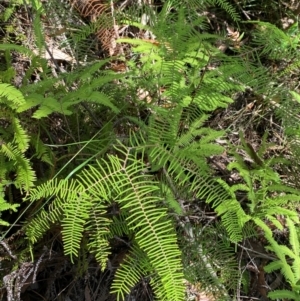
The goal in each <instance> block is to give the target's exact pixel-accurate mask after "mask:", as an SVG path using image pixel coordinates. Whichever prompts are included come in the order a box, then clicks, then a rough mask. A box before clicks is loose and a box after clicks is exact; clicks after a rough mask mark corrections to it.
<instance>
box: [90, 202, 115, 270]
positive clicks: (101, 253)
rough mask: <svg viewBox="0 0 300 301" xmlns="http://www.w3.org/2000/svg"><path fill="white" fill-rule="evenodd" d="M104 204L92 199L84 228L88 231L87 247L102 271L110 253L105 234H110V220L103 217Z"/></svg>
mask: <svg viewBox="0 0 300 301" xmlns="http://www.w3.org/2000/svg"><path fill="white" fill-rule="evenodd" d="M106 210H107V208H106V206H104V205H103V204H101V203H100V202H99V201H94V202H93V205H92V209H91V211H90V214H89V220H88V222H87V225H86V227H85V228H86V230H87V231H88V232H89V243H88V245H87V246H88V248H89V250H90V251H91V253H92V254H94V255H95V258H96V260H97V262H99V264H100V266H101V269H102V271H103V270H104V269H105V268H106V262H107V258H108V255H109V254H110V248H109V243H108V240H107V236H108V235H109V234H110V230H111V229H110V224H111V223H112V221H111V220H109V219H108V218H106V217H105V214H106Z"/></svg>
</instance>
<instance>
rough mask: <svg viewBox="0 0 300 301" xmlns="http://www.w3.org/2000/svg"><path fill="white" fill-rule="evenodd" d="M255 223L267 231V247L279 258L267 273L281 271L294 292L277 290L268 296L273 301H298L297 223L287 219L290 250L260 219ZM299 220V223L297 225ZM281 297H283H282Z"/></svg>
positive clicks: (269, 265)
mask: <svg viewBox="0 0 300 301" xmlns="http://www.w3.org/2000/svg"><path fill="white" fill-rule="evenodd" d="M254 221H255V223H256V224H257V225H258V226H260V227H261V228H262V229H263V230H264V231H265V237H266V238H267V240H268V242H269V244H270V246H268V247H267V249H269V250H270V251H272V252H274V253H275V254H276V256H277V257H278V260H276V261H273V262H271V263H269V264H268V265H267V266H265V271H266V272H268V273H271V272H273V271H276V270H279V269H280V271H281V273H282V275H283V276H284V277H285V279H286V280H287V282H288V283H289V284H290V286H291V289H292V291H288V290H276V291H273V292H270V293H269V294H268V296H269V297H270V298H271V299H272V300H276V299H277V298H289V299H292V300H298V299H299V297H300V294H299V292H300V286H299V284H298V283H299V279H300V274H299V264H300V256H299V233H298V232H297V231H296V227H295V222H294V221H292V220H291V219H289V218H287V219H286V222H287V227H288V229H289V243H290V245H291V248H288V247H287V246H285V245H279V244H278V243H277V242H276V241H275V239H274V238H273V236H272V232H271V230H270V229H269V228H268V226H267V225H266V224H264V223H263V222H262V221H261V220H259V219H254ZM298 223H299V220H298V221H297V224H298ZM286 256H288V257H289V258H291V259H292V260H293V261H292V264H291V263H289V261H288V260H287V258H286ZM280 296H281V297H280Z"/></svg>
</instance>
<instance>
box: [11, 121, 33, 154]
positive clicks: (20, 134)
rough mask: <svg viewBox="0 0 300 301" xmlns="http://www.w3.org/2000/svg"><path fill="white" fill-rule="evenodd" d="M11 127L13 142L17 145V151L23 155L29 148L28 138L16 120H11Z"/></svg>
mask: <svg viewBox="0 0 300 301" xmlns="http://www.w3.org/2000/svg"><path fill="white" fill-rule="evenodd" d="M12 127H13V131H14V141H13V142H15V143H16V144H18V148H19V150H20V151H21V152H22V153H24V152H25V151H26V150H27V149H28V147H29V140H30V138H29V136H28V134H27V132H26V131H25V130H24V128H23V127H22V126H21V123H20V120H19V119H17V118H13V120H12Z"/></svg>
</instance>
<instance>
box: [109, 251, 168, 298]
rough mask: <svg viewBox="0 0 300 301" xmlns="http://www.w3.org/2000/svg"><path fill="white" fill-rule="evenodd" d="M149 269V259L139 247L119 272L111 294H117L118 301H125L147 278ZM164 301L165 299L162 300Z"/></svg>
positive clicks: (128, 256) (127, 258)
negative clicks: (134, 288)
mask: <svg viewBox="0 0 300 301" xmlns="http://www.w3.org/2000/svg"><path fill="white" fill-rule="evenodd" d="M149 270H151V268H150V269H149V259H148V258H147V255H146V254H145V253H144V252H142V251H141V250H140V249H139V248H138V247H137V246H135V247H133V251H132V252H131V253H130V254H128V255H127V256H126V258H125V260H124V262H123V263H122V264H121V266H120V268H119V269H118V270H117V272H116V275H115V277H114V281H113V283H112V286H111V292H112V293H115V294H117V300H118V301H119V300H125V296H126V294H129V293H130V291H131V290H132V288H133V287H134V286H135V285H136V284H137V283H138V282H139V280H140V279H141V278H142V277H143V276H145V273H147V271H149ZM161 300H163V299H161Z"/></svg>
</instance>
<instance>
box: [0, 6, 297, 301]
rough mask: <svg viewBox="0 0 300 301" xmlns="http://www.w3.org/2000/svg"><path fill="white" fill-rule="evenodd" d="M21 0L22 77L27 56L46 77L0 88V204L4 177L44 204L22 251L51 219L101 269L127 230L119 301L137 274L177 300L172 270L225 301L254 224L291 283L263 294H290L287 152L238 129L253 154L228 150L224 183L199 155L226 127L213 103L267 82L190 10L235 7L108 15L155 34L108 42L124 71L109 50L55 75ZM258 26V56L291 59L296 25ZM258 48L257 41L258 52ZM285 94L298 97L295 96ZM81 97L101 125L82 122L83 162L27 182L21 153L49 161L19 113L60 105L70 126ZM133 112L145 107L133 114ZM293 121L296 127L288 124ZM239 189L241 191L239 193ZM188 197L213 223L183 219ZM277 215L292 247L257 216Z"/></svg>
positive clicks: (44, 112) (47, 112)
mask: <svg viewBox="0 0 300 301" xmlns="http://www.w3.org/2000/svg"><path fill="white" fill-rule="evenodd" d="M32 3H33V7H34V8H35V13H36V19H35V22H34V24H33V27H34V33H35V45H36V47H37V49H38V53H39V55H38V56H32V54H30V55H31V57H32V61H33V64H32V66H31V67H30V68H29V70H28V71H27V74H26V77H25V80H24V81H25V82H26V80H28V79H29V78H30V74H32V72H33V70H34V68H36V67H37V66H43V80H41V81H40V82H37V83H35V84H34V85H29V84H28V85H23V86H22V87H21V88H20V90H17V89H15V88H13V87H12V86H10V85H8V84H0V106H1V113H0V117H1V122H3V124H4V127H3V128H2V129H1V143H0V144H1V145H0V146H1V149H0V177H1V187H2V190H1V194H0V211H3V210H7V209H12V210H15V209H16V208H17V204H8V203H7V202H6V201H5V199H4V195H5V194H4V189H5V188H6V186H7V185H12V184H13V185H14V186H15V187H17V188H19V189H21V190H22V191H24V192H26V193H27V195H26V200H29V201H31V202H35V201H37V202H40V203H42V205H41V206H40V208H39V210H38V211H37V212H34V213H36V214H34V216H33V218H32V219H30V221H28V222H27V223H26V225H25V227H24V229H25V231H26V236H27V239H28V241H29V243H30V246H29V248H31V251H32V250H34V244H36V243H39V242H40V241H42V239H43V236H44V235H45V234H46V232H47V231H48V230H49V229H51V227H52V226H54V225H59V226H61V228H62V230H61V234H62V239H63V246H64V252H65V254H66V255H69V256H70V258H71V261H72V262H74V261H75V258H76V257H78V256H79V255H80V252H90V253H91V254H93V255H94V256H95V258H96V260H97V262H98V263H99V264H100V266H101V269H102V270H105V269H106V265H107V261H108V259H109V256H110V255H111V245H112V241H113V240H114V238H115V237H123V236H125V237H126V239H128V240H129V243H128V245H129V247H128V249H129V251H128V253H127V255H126V257H125V260H124V261H123V262H122V263H121V265H120V267H119V268H118V269H117V271H116V273H115V275H114V279H113V283H112V286H111V292H113V293H116V295H117V299H118V300H124V298H125V296H126V294H128V293H129V292H130V291H131V290H132V288H133V287H134V286H135V285H136V284H137V283H138V282H139V281H140V279H141V278H142V277H146V278H147V279H149V281H150V284H151V286H152V288H153V290H154V292H155V296H156V298H157V299H158V300H170V301H177V300H178V301H179V300H184V284H183V278H186V279H188V280H189V281H191V282H195V283H197V282H201V285H202V287H203V288H205V289H207V290H210V291H213V290H215V291H216V292H217V293H218V294H222V296H224V299H229V296H228V290H229V289H231V290H232V291H234V290H235V289H236V287H235V284H236V281H238V277H239V274H238V272H235V270H236V269H237V266H236V263H235V262H234V260H233V254H234V250H233V248H232V243H237V242H240V241H242V240H243V239H245V238H248V237H249V236H252V235H254V233H255V228H254V224H256V225H257V226H259V227H260V228H261V229H263V230H264V231H265V234H264V236H265V238H266V239H267V240H268V242H269V244H270V247H269V250H270V251H271V252H274V253H275V254H276V256H277V257H278V260H277V261H274V262H272V263H270V264H269V265H267V266H266V271H267V272H269V273H271V272H273V271H276V270H279V269H280V271H281V273H282V274H283V275H284V276H285V278H286V280H287V281H288V283H289V284H290V286H291V288H292V290H291V291H284V290H280V291H275V292H271V293H270V298H274V299H276V298H283V297H289V298H294V299H295V300H296V299H297V298H296V297H298V294H299V284H298V281H299V275H298V270H297V266H299V250H298V249H299V240H298V233H297V231H296V228H295V224H297V223H298V215H297V214H296V211H295V210H294V207H295V204H297V203H298V202H299V198H300V193H299V191H298V190H297V189H294V188H291V187H290V186H289V185H287V184H286V183H283V182H282V180H281V178H280V175H279V173H278V172H277V171H276V170H275V167H274V166H275V164H285V162H284V161H280V160H275V159H266V160H265V159H263V156H264V152H265V151H266V149H267V143H266V140H267V136H265V137H264V138H263V141H262V145H261V147H260V149H259V150H258V152H255V151H254V150H253V147H252V146H251V145H250V144H249V143H247V142H246V140H245V138H244V137H243V135H242V134H240V140H241V144H242V145H241V149H242V150H244V152H245V153H246V154H247V156H248V157H249V158H250V161H251V164H247V163H246V162H245V161H244V158H243V157H241V155H239V154H238V152H236V151H232V152H231V155H232V156H233V157H234V158H235V160H234V161H233V162H231V163H230V164H229V165H228V170H229V171H230V172H231V171H233V170H234V171H236V172H237V174H238V175H239V177H240V179H239V182H238V183H234V184H232V185H229V184H228V183H227V182H225V181H224V180H221V179H219V178H218V177H216V176H215V174H214V172H213V170H212V168H211V166H210V165H209V164H208V158H212V157H213V156H218V155H221V154H222V153H223V152H224V148H223V147H221V146H220V145H219V144H218V143H216V140H217V139H219V138H221V137H223V136H224V135H225V134H226V133H225V131H217V130H213V129H211V128H210V127H209V118H210V113H211V112H214V111H215V110H216V109H219V108H226V107H227V106H228V104H230V103H232V102H233V95H234V94H235V93H238V92H244V91H245V89H246V88H248V87H251V88H252V89H254V90H255V91H259V92H263V93H264V92H266V93H267V94H268V93H269V92H270V89H271V88H270V87H271V86H272V84H270V77H269V76H268V75H267V73H266V69H265V68H264V67H263V66H262V65H258V63H257V61H255V59H254V57H255V55H253V56H251V54H249V55H248V53H243V51H244V50H243V49H242V50H239V51H236V53H237V55H236V56H235V55H232V56H230V57H229V56H228V55H226V54H225V53H222V52H221V51H220V50H219V49H218V48H217V47H216V44H217V42H220V41H224V38H223V37H220V36H217V35H212V34H209V33H206V32H203V31H202V29H203V28H206V27H207V23H206V22H205V21H204V18H200V17H199V10H200V8H202V7H209V6H213V5H216V6H220V7H221V8H223V9H224V11H225V12H226V13H228V14H229V15H230V16H231V18H232V19H233V20H234V21H237V20H238V19H239V18H238V15H237V14H236V12H235V9H234V7H233V6H232V5H231V4H230V3H229V2H228V1H225V0H223V1H220V0H216V1H196V0H194V1H164V2H163V6H162V7H161V10H160V11H159V12H155V13H154V12H153V13H152V14H150V15H149V16H150V17H149V18H150V19H151V20H149V26H148V25H145V24H140V23H139V22H140V18H139V15H138V16H130V15H129V13H128V12H127V11H125V12H124V13H123V12H122V13H120V16H117V17H120V19H121V17H122V21H123V22H124V23H125V24H130V25H132V26H136V27H138V28H141V29H144V30H147V31H149V33H151V35H153V36H155V37H156V41H155V43H154V42H153V41H152V40H140V39H128V38H126V39H125V38H123V39H119V40H118V43H120V44H121V45H122V44H127V45H130V46H131V52H132V55H131V57H130V60H128V59H127V58H126V59H125V58H124V57H120V58H118V59H120V61H124V60H126V63H127V66H126V68H127V70H126V72H124V74H121V73H115V72H113V71H109V70H107V65H108V63H109V62H110V60H109V59H107V60H101V61H97V62H93V63H86V64H85V65H84V66H81V67H78V66H77V69H75V70H73V71H72V72H68V73H62V74H60V75H58V76H57V77H56V78H52V76H51V75H50V73H49V69H48V68H47V66H46V61H45V60H43V59H40V58H39V56H40V55H42V52H43V51H44V46H45V45H44V43H45V41H44V35H43V29H42V27H39V25H40V23H41V18H40V17H41V13H42V12H43V11H44V10H43V8H44V7H42V6H41V5H42V4H41V2H39V1H36V2H32ZM51 5H55V4H51V3H49V7H45V9H46V10H45V11H50V9H51ZM143 9H145V8H144V7H143V8H142V7H141V9H140V11H138V14H140V13H142V12H143ZM103 19H105V17H103ZM101 20H102V19H101ZM101 20H100V19H99V20H98V23H97V22H95V23H94V24H93V25H90V26H85V27H84V28H82V31H81V32H79V33H78V34H77V36H75V37H73V38H74V40H75V44H76V42H78V43H79V42H82V41H83V40H84V38H86V37H87V36H88V35H89V34H90V33H92V32H94V31H96V30H98V29H99V26H100V25H99V24H100V23H101ZM256 25H257V30H256V31H255V33H254V42H255V43H256V45H257V46H258V48H257V52H256V54H257V53H258V54H259V57H262V56H266V57H267V58H269V59H272V60H273V59H274V60H275V59H282V58H283V56H282V55H284V56H288V57H292V58H295V57H294V52H295V50H297V47H298V44H297V43H298V32H296V30H295V28H294V31H290V32H283V31H281V30H280V29H278V28H277V27H275V26H274V25H271V24H268V23H263V22H257V23H256ZM269 40H271V41H272V43H273V44H272V45H271V46H268V45H269V44H268V43H269ZM267 41H268V43H266V42H267ZM261 45H264V46H265V45H267V46H266V47H264V48H260V46H261ZM0 49H1V50H4V51H6V52H7V53H8V52H9V51H10V50H12V49H14V50H17V51H21V52H23V53H28V52H27V50H26V49H24V48H22V47H20V46H16V45H7V44H4V45H0ZM83 53H84V52H83ZM82 57H83V54H82V53H80V59H81V58H82ZM7 61H9V60H7ZM10 72H11V71H8V72H7V73H2V74H1V79H2V80H3V81H4V80H5V81H10V80H11V79H12V77H13V74H11V73H10ZM124 91H126V93H124ZM125 94H126V95H125ZM292 96H293V97H294V98H295V99H296V100H297V101H299V99H300V98H299V95H298V94H297V93H296V92H293V93H292ZM83 104H88V109H89V108H91V112H92V114H95V116H96V119H97V118H99V119H101V121H102V122H103V124H104V125H103V127H102V128H101V135H103V136H102V137H101V139H99V140H96V139H94V140H93V138H91V137H89V134H94V132H93V131H92V130H91V131H89V132H88V133H87V134H86V135H87V136H88V137H87V140H88V141H89V142H88V143H87V144H88V145H89V146H88V147H87V149H88V150H89V151H90V153H88V156H89V157H90V158H89V159H88V160H86V161H84V162H81V163H80V165H79V166H76V167H74V169H73V170H72V171H71V172H70V173H69V174H67V172H65V173H62V174H61V179H57V178H54V179H51V180H49V181H46V182H45V183H43V184H41V185H39V186H36V185H35V181H36V177H35V173H34V171H33V168H32V167H31V166H32V163H31V162H30V160H29V159H28V158H27V157H26V152H28V151H29V148H30V146H31V147H33V148H34V151H33V152H34V154H33V155H32V158H38V159H40V160H42V161H44V162H46V163H48V164H52V162H51V161H52V153H51V151H50V148H48V147H46V146H45V144H43V143H42V141H41V139H40V132H37V131H32V128H31V131H30V127H29V126H28V125H29V122H28V121H27V123H26V122H25V123H24V121H23V119H21V117H20V116H21V115H22V116H26V117H27V118H28V116H30V117H29V118H34V120H35V121H36V122H38V124H39V125H40V124H42V125H43V123H42V122H43V120H45V119H46V118H49V117H51V114H58V115H59V116H64V118H65V119H66V120H67V123H68V125H70V124H71V125H72V122H73V121H74V119H75V118H74V116H75V114H78V111H80V110H79V109H78V107H79V105H83ZM144 112H146V113H147V116H146V117H144V116H142V113H144ZM81 113H82V112H81ZM92 114H90V115H88V114H85V113H82V115H80V118H82V119H80V121H79V123H78V124H79V127H81V126H82V127H84V125H82V124H80V122H82V123H84V122H86V121H87V122H90V120H91V119H92ZM77 116H79V115H77ZM72 118H73V119H72ZM30 120H31V119H30ZM124 120H125V121H124ZM39 122H40V123H39ZM27 128H28V130H27ZM70 129H71V130H73V129H74V127H73V126H71V127H70ZM47 130H48V129H47ZM80 130H81V129H79V130H78V133H79V134H78V136H80V138H82V136H81V135H85V133H84V134H82V133H80ZM39 131H40V130H39ZM295 131H296V134H297V135H298V127H297V128H296V129H295ZM28 132H30V133H28ZM71 134H72V133H71ZM116 137H117V138H118V139H116ZM79 140H80V139H79ZM74 141H75V139H74ZM76 142H77V141H75V144H76ZM99 149H101V150H100V151H99ZM79 152H80V151H78V153H79ZM68 155H69V154H67V155H66V156H68ZM75 156H76V155H75ZM95 157H97V160H96V159H95ZM64 162H66V161H64ZM87 163H88V164H87ZM63 164H64V163H63ZM65 164H66V165H67V164H69V161H68V162H67V163H65ZM249 165H250V166H249ZM11 173H14V174H15V177H14V178H13V179H10V178H9V174H11ZM241 193H242V194H243V195H244V198H243V199H241V198H240V197H239V196H240V195H241ZM193 202H199V203H200V204H203V205H204V204H206V205H210V206H211V207H210V208H212V209H213V210H214V211H215V213H216V214H217V216H218V217H219V219H218V220H217V218H216V222H215V223H212V224H211V225H201V224H197V223H195V224H194V223H192V222H191V221H190V220H189V213H188V212H186V210H185V207H184V204H189V205H191V206H192V205H193ZM112 207H117V208H118V210H117V212H113V213H111V212H110V210H111V208H112ZM278 213H280V214H282V215H284V216H285V218H286V220H287V224H288V229H289V231H290V235H289V243H290V245H291V247H292V249H291V250H289V249H288V248H287V247H286V246H283V245H279V244H278V243H277V242H276V240H275V239H274V238H273V236H272V231H271V229H269V228H268V226H267V225H266V221H268V222H271V223H272V224H274V226H275V227H277V228H278V229H280V230H282V229H283V226H282V225H281V223H280V222H279V221H278V220H277V215H278ZM185 218H186V219H185ZM182 220H184V221H185V222H182ZM1 222H2V223H4V221H1ZM182 224H184V225H183V226H182ZM179 226H181V227H180V230H178V228H179ZM212 237H214V238H215V239H214V241H213V242H211V241H210V240H211V238H212ZM287 256H288V257H289V258H290V259H292V260H293V261H292V263H291V261H290V260H287V259H286V257H287Z"/></svg>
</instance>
